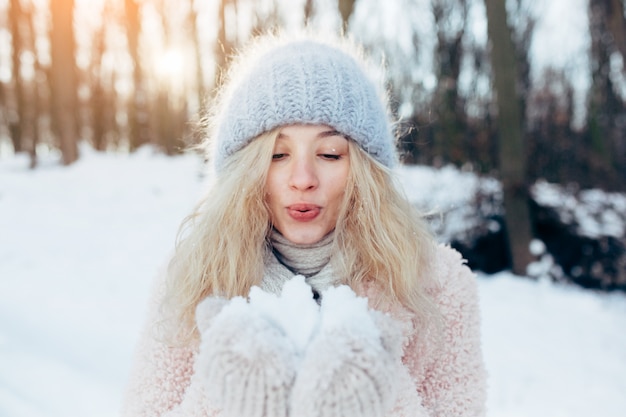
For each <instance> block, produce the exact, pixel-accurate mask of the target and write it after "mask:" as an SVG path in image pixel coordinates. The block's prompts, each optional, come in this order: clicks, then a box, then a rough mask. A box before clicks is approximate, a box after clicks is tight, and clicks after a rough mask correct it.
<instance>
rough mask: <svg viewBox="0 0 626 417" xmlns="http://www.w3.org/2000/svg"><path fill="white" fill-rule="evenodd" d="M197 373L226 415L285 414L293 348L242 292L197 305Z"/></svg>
mask: <svg viewBox="0 0 626 417" xmlns="http://www.w3.org/2000/svg"><path fill="white" fill-rule="evenodd" d="M196 317H197V322H198V330H199V332H200V335H201V342H200V350H199V353H198V357H197V359H196V365H195V366H196V369H195V373H196V374H197V375H196V377H199V379H200V380H201V381H204V390H205V392H206V395H207V397H208V398H207V399H208V400H209V401H210V402H211V403H212V404H213V405H215V406H216V407H217V408H219V409H221V411H222V415H223V416H224V417H287V414H288V401H289V396H290V392H291V387H292V385H293V381H294V379H295V375H296V352H295V347H294V345H293V343H292V341H291V340H289V339H288V338H287V336H286V335H285V334H284V332H283V331H282V330H281V329H280V328H279V327H277V326H276V325H275V324H273V323H272V322H271V321H270V320H267V319H266V318H265V317H263V316H262V315H261V314H258V312H257V311H256V310H254V309H253V308H252V307H251V306H250V304H248V303H247V302H246V300H244V299H243V298H241V297H236V298H233V299H231V300H230V301H226V300H224V299H219V298H215V297H209V298H207V299H206V300H204V301H202V302H201V303H200V304H199V305H198V307H197V309H196Z"/></svg>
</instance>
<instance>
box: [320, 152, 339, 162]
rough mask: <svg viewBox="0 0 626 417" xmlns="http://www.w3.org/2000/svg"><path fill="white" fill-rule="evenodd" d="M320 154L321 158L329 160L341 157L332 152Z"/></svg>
mask: <svg viewBox="0 0 626 417" xmlns="http://www.w3.org/2000/svg"><path fill="white" fill-rule="evenodd" d="M320 156H321V157H322V158H323V159H327V160H330V161H338V160H340V159H341V155H335V154H332V153H323V154H320Z"/></svg>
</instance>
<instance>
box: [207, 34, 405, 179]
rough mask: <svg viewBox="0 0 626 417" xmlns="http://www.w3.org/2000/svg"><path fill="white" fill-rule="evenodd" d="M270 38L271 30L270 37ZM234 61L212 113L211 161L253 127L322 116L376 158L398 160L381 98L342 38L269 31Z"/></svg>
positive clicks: (251, 134) (247, 137) (239, 144)
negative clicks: (284, 35) (282, 36)
mask: <svg viewBox="0 0 626 417" xmlns="http://www.w3.org/2000/svg"><path fill="white" fill-rule="evenodd" d="M268 38H270V37H268ZM269 40H270V41H273V43H272V42H270V43H269V44H268V43H267V40H266V39H263V41H266V43H265V44H262V43H261V44H257V45H255V46H258V45H261V48H259V49H260V50H261V51H260V53H259V51H256V52H257V53H256V54H255V53H254V52H255V51H252V53H250V51H247V52H248V53H245V54H244V55H242V56H241V57H240V59H239V60H238V61H237V62H235V64H234V65H235V66H236V67H237V68H236V70H237V72H236V73H232V72H231V74H230V75H231V77H230V82H229V83H228V84H227V85H226V91H224V92H222V94H223V95H222V96H221V100H219V101H218V103H219V104H218V108H217V109H216V113H215V115H214V119H213V123H214V129H215V131H214V138H213V140H214V141H215V143H214V144H213V146H214V149H213V154H212V155H211V156H212V158H213V163H214V167H215V170H216V171H218V172H219V171H221V169H222V168H223V166H224V163H225V161H226V159H227V158H228V157H229V156H230V155H232V154H233V153H235V152H237V151H238V150H240V149H242V148H243V147H245V146H246V145H247V144H248V143H250V141H252V139H254V138H255V137H257V136H258V135H260V134H262V133H265V132H268V131H271V130H273V129H275V128H278V127H280V126H285V125H290V124H299V123H303V124H322V125H328V126H331V127H333V128H335V129H336V130H337V131H338V132H339V133H341V134H343V135H346V136H347V137H349V138H350V139H352V140H354V141H355V142H356V143H357V144H358V145H360V147H361V148H362V149H364V150H365V151H366V152H367V153H368V154H369V155H371V156H372V157H373V158H374V159H375V160H377V161H378V162H380V163H381V164H383V165H385V166H387V167H392V166H393V165H395V163H396V161H397V156H396V149H395V140H394V135H393V132H392V129H391V123H390V121H389V113H388V111H387V107H386V99H385V98H384V95H383V94H382V91H381V89H380V88H379V85H378V84H377V82H376V81H375V80H374V79H373V78H372V77H371V76H370V74H368V71H367V69H366V66H365V62H364V60H362V59H361V58H360V56H359V55H358V53H356V52H353V51H351V50H349V49H348V48H347V47H346V46H345V45H343V44H342V43H339V42H336V44H331V43H329V42H326V41H322V40H318V39H313V38H306V37H305V38H299V39H295V40H281V39H278V38H270V39H269Z"/></svg>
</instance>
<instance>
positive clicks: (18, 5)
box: [0, 0, 626, 289]
mask: <svg viewBox="0 0 626 417" xmlns="http://www.w3.org/2000/svg"><path fill="white" fill-rule="evenodd" d="M624 7H625V5H624V1H623V0H575V1H548V0H545V1H533V0H507V1H505V0H389V1H376V0H351V1H345V0H339V1H337V0H318V1H314V0H289V1H287V0H284V1H280V0H176V1H174V0H0V158H3V157H5V156H8V155H13V154H14V153H26V154H28V155H29V156H30V161H31V167H32V168H33V169H36V167H37V162H38V158H40V157H41V156H42V155H48V154H50V153H59V154H60V156H61V160H62V162H63V163H64V164H72V163H73V162H75V161H76V160H77V159H78V158H80V153H79V148H80V147H79V144H80V143H81V142H86V143H88V144H90V145H91V146H92V147H93V148H94V149H96V150H98V151H103V152H105V151H106V152H133V151H134V150H135V149H138V148H139V147H140V146H142V145H144V144H153V145H155V146H157V147H159V148H160V149H162V151H163V152H165V153H167V154H176V153H179V152H182V151H183V150H184V149H186V148H187V147H188V146H189V145H190V144H193V143H196V142H197V141H198V140H199V137H200V135H201V131H199V130H198V129H197V126H198V121H199V118H200V117H201V115H202V113H203V111H204V110H205V109H206V108H207V107H208V106H210V103H211V99H212V97H213V92H214V91H215V88H216V87H218V86H219V84H220V74H221V72H222V70H224V69H225V68H226V67H227V66H228V61H229V56H231V54H232V53H233V51H234V50H236V48H237V47H238V46H239V45H241V44H242V43H244V42H245V41H246V40H247V39H249V38H250V37H252V36H254V35H255V34H258V33H261V32H263V31H266V30H270V29H272V28H281V29H283V30H286V31H291V30H298V29H300V28H302V27H304V26H308V27H310V28H311V29H312V30H318V31H332V32H339V31H342V30H343V31H345V32H346V33H348V34H349V35H350V36H353V37H354V38H356V39H357V40H358V41H359V42H361V43H363V45H364V46H365V47H366V49H367V50H368V51H369V52H370V54H371V55H372V56H373V57H374V59H376V60H379V61H380V62H381V63H384V66H385V67H386V69H387V80H386V81H387V86H388V89H389V92H390V94H391V97H392V100H391V106H392V110H393V112H394V113H395V115H396V116H397V117H398V118H400V119H401V120H402V123H400V125H399V127H400V129H399V136H400V140H399V146H400V149H401V151H402V155H403V158H404V162H405V163H407V164H423V165H432V166H435V167H442V166H446V165H449V164H452V165H455V166H457V167H458V168H459V169H462V170H465V171H472V172H474V173H476V174H479V175H485V176H487V175H488V176H494V177H496V178H498V179H499V181H500V184H501V196H500V197H499V200H498V204H501V205H502V206H503V207H505V208H506V210H505V211H504V212H503V213H505V214H503V215H502V218H501V226H502V227H501V229H502V230H504V239H505V242H506V243H507V244H506V245H505V248H506V250H505V251H504V253H503V254H501V256H500V257H501V258H502V259H501V262H500V263H498V264H497V266H496V267H493V266H491V269H492V270H497V269H503V268H510V269H512V270H513V272H515V273H518V274H520V275H524V274H525V273H526V272H527V267H528V265H529V264H531V263H532V262H533V253H532V251H531V250H530V249H529V248H531V245H530V243H531V242H532V241H533V239H535V238H537V236H538V234H540V232H541V230H539V228H538V225H537V223H538V220H537V216H538V214H537V210H536V208H533V207H535V206H533V195H532V187H533V186H534V185H535V184H536V183H537V182H538V181H547V182H549V183H553V184H559V185H560V186H562V187H564V189H567V190H583V189H590V188H599V189H602V190H605V191H607V192H624V191H626V111H625V110H626V109H625V100H626V78H625V75H626V72H625V68H624V57H625V56H626V19H625V17H624V16H625V14H624V11H625V9H624ZM492 197H493V196H480V195H478V196H477V197H476V201H477V202H476V206H477V207H478V206H479V205H480V204H482V203H481V202H480V201H479V200H481V198H482V199H483V200H484V199H485V198H492ZM500 200H501V201H500ZM535 200H536V199H535ZM535 202H536V201H535ZM543 233H544V235H545V233H547V232H545V230H544V231H543ZM543 240H544V242H545V241H548V240H549V239H543ZM562 240H563V235H561V243H559V241H558V240H557V241H556V243H554V245H556V246H554V247H558V245H561V246H562ZM624 240H625V237H624V235H623V232H622V234H621V236H617V238H616V239H613V240H611V241H607V242H609V243H606V242H605V243H606V244H605V245H604V246H607V247H608V246H610V250H609V252H611V253H612V254H611V256H612V259H613V261H612V263H611V265H610V268H608V272H607V273H604V274H601V275H602V276H603V277H604V278H601V279H600V280H599V281H598V282H596V283H595V284H593V285H590V284H589V282H588V280H587V281H584V280H582V279H581V280H579V281H581V282H583V283H584V282H586V283H587V285H588V286H593V287H603V286H604V287H606V288H622V289H623V288H626V277H625V275H626V272H625V271H626V265H622V263H623V262H624V261H626V255H624ZM474 243H475V242H474ZM585 245H587V246H585V247H592V249H589V250H591V251H593V250H595V249H593V248H594V247H595V246H593V245H591V246H589V245H590V244H589V243H588V242H587V243H585ZM611 245H612V246H611ZM474 246H476V245H474ZM496 246H499V245H496ZM600 246H602V245H600ZM492 247H493V244H492ZM585 247H583V249H582V250H583V251H584V248H585ZM616 248H617V249H616ZM548 250H550V248H548ZM568 256H569V257H571V256H572V255H571V253H570V254H569V255H568ZM616 259H617V260H616ZM471 260H472V259H471V257H470V261H471ZM562 260H563V257H561V259H560V260H557V261H562ZM594 262H595V263H594ZM594 262H592V263H590V264H589V265H590V266H589V267H588V269H589V270H590V271H593V270H594V268H596V266H597V265H598V262H597V259H596V261H594ZM620 262H621V263H620ZM561 265H564V261H563V262H561ZM471 266H473V267H474V266H475V267H479V268H480V266H481V265H480V264H478V265H471ZM575 268H579V269H580V265H577V266H573V265H568V266H567V267H564V268H563V269H565V275H569V276H575V275H576V274H575V273H573V272H572V271H575V270H576V269H575ZM482 269H484V270H488V272H489V267H483V268H482ZM596 269H597V268H596ZM589 274H592V272H589ZM589 274H588V275H589ZM607 274H608V275H607ZM579 275H580V274H579ZM607 276H608V278H606V277H607ZM585 279H587V278H585ZM602 280H604V281H602Z"/></svg>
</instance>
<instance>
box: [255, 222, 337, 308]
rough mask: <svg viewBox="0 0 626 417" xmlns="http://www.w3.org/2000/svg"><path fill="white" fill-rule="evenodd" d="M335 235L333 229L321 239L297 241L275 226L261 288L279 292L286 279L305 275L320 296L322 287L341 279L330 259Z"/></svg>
mask: <svg viewBox="0 0 626 417" xmlns="http://www.w3.org/2000/svg"><path fill="white" fill-rule="evenodd" d="M333 239H334V234H333V232H331V233H329V234H328V235H326V236H325V237H324V238H322V240H320V241H319V242H317V243H313V244H310V245H297V244H294V243H292V242H290V241H289V240H287V239H286V238H285V237H284V236H283V235H281V234H280V233H278V232H277V231H275V230H274V231H273V232H272V234H271V236H270V243H271V248H272V250H271V251H268V253H267V255H266V257H265V274H264V276H263V280H262V281H261V289H263V290H264V291H268V292H272V293H275V294H279V293H280V291H281V289H282V287H283V284H284V283H285V282H287V281H289V280H290V279H291V278H293V277H294V276H296V275H304V277H305V279H306V282H307V284H309V285H310V286H311V288H312V289H313V294H314V296H315V298H316V299H317V298H319V296H320V295H321V293H322V291H324V290H325V289H327V288H328V287H331V286H333V285H337V284H338V283H339V280H338V278H337V277H336V276H335V275H334V273H333V269H332V266H331V262H330V258H331V255H332V246H333V245H332V244H333Z"/></svg>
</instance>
